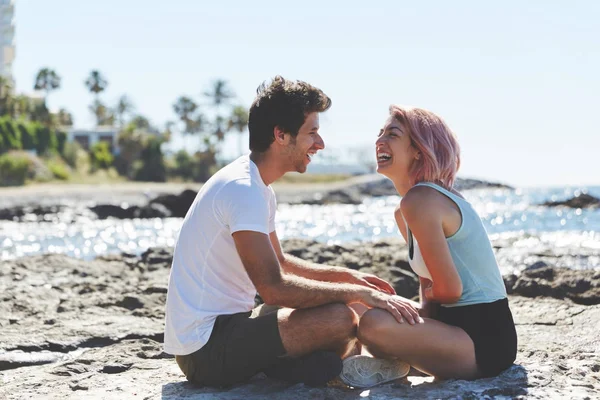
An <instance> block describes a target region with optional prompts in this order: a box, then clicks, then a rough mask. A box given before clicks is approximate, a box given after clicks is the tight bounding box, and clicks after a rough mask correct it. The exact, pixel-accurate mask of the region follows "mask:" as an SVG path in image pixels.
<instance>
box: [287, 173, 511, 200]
mask: <svg viewBox="0 0 600 400" xmlns="http://www.w3.org/2000/svg"><path fill="white" fill-rule="evenodd" d="M454 187H455V189H457V190H469V189H476V188H503V189H512V188H511V187H510V186H506V185H503V184H500V183H492V182H485V181H480V180H476V179H461V178H457V179H456V181H455V183H454ZM276 192H277V191H276ZM397 194H398V192H397V191H396V188H395V187H394V184H393V183H392V181H391V180H389V179H387V178H385V177H383V176H381V175H363V176H359V177H356V178H352V179H351V181H350V182H349V183H344V186H343V187H341V188H334V189H331V190H323V191H319V192H316V193H312V194H310V195H309V194H301V195H295V196H293V197H289V198H285V197H284V198H283V199H281V201H280V202H282V203H290V204H332V203H340V204H360V203H361V202H362V201H363V199H364V198H365V197H379V196H395V195H397Z"/></svg>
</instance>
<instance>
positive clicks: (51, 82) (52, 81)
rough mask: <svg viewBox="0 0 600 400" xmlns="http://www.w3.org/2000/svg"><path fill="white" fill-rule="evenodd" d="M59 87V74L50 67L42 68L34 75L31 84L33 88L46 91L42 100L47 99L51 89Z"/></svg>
mask: <svg viewBox="0 0 600 400" xmlns="http://www.w3.org/2000/svg"><path fill="white" fill-rule="evenodd" d="M59 87H60V76H58V74H57V73H56V72H55V71H54V70H52V69H50V68H42V69H40V71H39V72H38V74H37V76H36V77H35V84H34V85H33V89H34V90H43V91H45V92H46V97H45V98H44V102H46V100H47V99H48V95H49V94H50V92H51V91H53V90H55V89H58V88H59Z"/></svg>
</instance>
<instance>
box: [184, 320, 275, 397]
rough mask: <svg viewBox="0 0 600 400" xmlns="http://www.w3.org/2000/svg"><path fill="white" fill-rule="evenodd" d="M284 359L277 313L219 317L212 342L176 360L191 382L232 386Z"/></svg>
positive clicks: (212, 334) (200, 384) (211, 337)
mask: <svg viewBox="0 0 600 400" xmlns="http://www.w3.org/2000/svg"><path fill="white" fill-rule="evenodd" d="M284 355H285V348H284V347H283V343H282V342H281V337H280V336H279V326H278V324H277V312H276V309H272V310H270V312H264V310H261V308H258V309H255V310H253V311H251V312H245V313H238V314H231V315H220V316H218V317H217V319H216V321H215V326H214V327H213V330H212V333H211V335H210V339H209V340H208V342H207V343H206V344H205V345H204V346H203V347H202V348H201V349H200V350H198V351H196V352H194V353H192V354H188V355H185V356H175V359H176V360H177V364H178V365H179V368H181V371H183V373H184V374H185V376H186V378H187V380H188V381H190V382H192V383H194V384H196V385H199V386H217V387H223V386H231V385H233V384H236V383H241V382H244V381H246V380H248V379H250V378H251V377H252V376H254V375H255V374H257V373H258V372H261V371H263V370H264V369H266V368H269V367H271V366H272V365H274V364H275V363H277V362H278V361H279V360H280V359H281V357H283V356H284Z"/></svg>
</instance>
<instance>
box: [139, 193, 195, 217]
mask: <svg viewBox="0 0 600 400" xmlns="http://www.w3.org/2000/svg"><path fill="white" fill-rule="evenodd" d="M196 194H197V192H196V191H194V190H191V189H187V190H184V191H183V192H181V193H180V194H165V195H162V196H158V197H156V198H154V199H152V200H150V204H161V205H163V206H164V207H165V208H166V209H167V210H169V211H170V212H171V215H172V216H173V217H180V218H183V217H185V214H186V213H187V211H188V209H189V208H190V206H191V205H192V203H193V202H194V199H195V198H196Z"/></svg>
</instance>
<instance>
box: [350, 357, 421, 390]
mask: <svg viewBox="0 0 600 400" xmlns="http://www.w3.org/2000/svg"><path fill="white" fill-rule="evenodd" d="M409 371H410V365H409V364H408V363H405V362H404V361H400V360H385V359H383V358H373V357H369V356H364V355H357V356H352V357H348V358H346V359H345V360H344V361H343V366H342V372H341V373H340V379H341V380H342V381H343V382H344V383H345V384H346V385H348V386H352V387H355V388H369V387H372V386H376V385H379V384H382V383H386V382H391V381H393V380H396V379H400V378H403V377H405V376H406V375H408V372H409Z"/></svg>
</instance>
